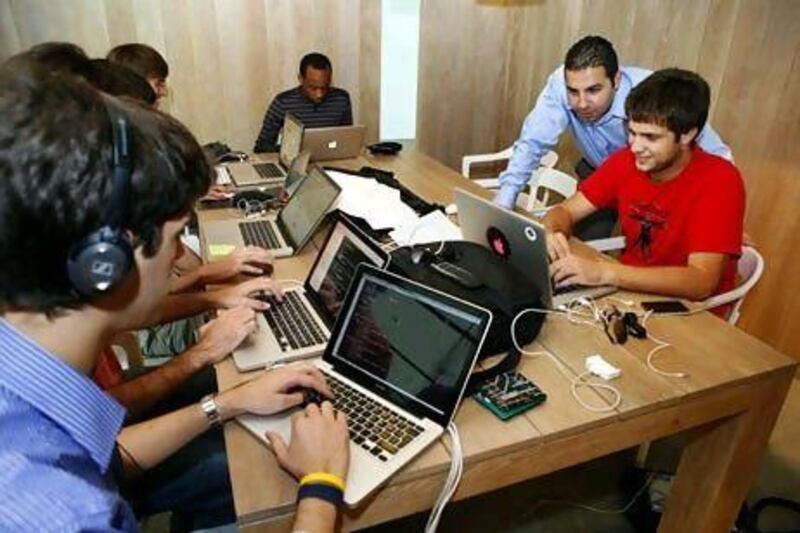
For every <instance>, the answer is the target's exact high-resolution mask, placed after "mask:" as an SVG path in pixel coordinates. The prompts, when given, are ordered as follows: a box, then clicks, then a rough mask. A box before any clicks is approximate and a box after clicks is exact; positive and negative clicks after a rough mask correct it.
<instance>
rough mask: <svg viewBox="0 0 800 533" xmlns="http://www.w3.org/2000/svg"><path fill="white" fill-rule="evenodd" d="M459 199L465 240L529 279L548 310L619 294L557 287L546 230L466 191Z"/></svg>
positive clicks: (601, 288) (606, 288)
mask: <svg viewBox="0 0 800 533" xmlns="http://www.w3.org/2000/svg"><path fill="white" fill-rule="evenodd" d="M455 197H456V205H457V206H458V222H459V224H460V226H461V232H462V234H463V236H464V240H467V241H470V242H474V243H477V244H480V245H482V246H486V247H487V248H489V249H490V250H492V251H493V252H494V253H495V254H496V255H498V256H500V257H502V258H504V259H507V260H508V262H509V263H511V265H512V266H514V268H516V269H517V270H518V271H519V272H520V273H521V274H522V275H527V276H529V277H530V279H531V281H532V282H533V283H534V284H535V285H536V287H537V288H538V289H539V291H540V293H541V295H542V300H543V301H542V303H543V304H544V305H545V306H546V307H548V308H551V309H555V308H558V307H560V306H562V305H565V304H568V303H570V302H572V301H574V300H577V299H578V298H600V297H601V296H605V295H607V294H611V293H613V292H616V287H612V286H609V285H602V286H598V287H587V286H583V285H568V286H564V287H555V286H554V284H553V281H552V278H551V277H550V258H549V256H548V254H547V232H546V231H545V229H544V226H542V225H541V224H538V223H537V222H534V221H533V220H531V219H529V218H527V217H524V216H522V215H520V214H519V213H515V212H513V211H509V210H508V209H504V208H502V207H500V206H498V205H495V204H494V203H493V202H492V201H490V200H487V199H485V198H481V197H480V196H476V195H474V194H471V193H468V192H467V191H464V190H462V189H456V190H455Z"/></svg>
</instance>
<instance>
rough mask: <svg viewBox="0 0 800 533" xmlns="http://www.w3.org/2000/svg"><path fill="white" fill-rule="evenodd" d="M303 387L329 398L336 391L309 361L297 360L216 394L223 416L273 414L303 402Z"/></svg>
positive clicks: (224, 417)
mask: <svg viewBox="0 0 800 533" xmlns="http://www.w3.org/2000/svg"><path fill="white" fill-rule="evenodd" d="M303 389H314V390H316V391H317V392H318V393H320V394H321V395H323V396H325V397H327V398H330V397H331V396H332V395H333V393H331V390H330V389H329V388H328V386H327V385H326V384H325V377H324V376H323V375H322V373H321V372H320V371H319V370H318V369H317V368H316V367H315V366H314V365H311V364H309V363H295V364H291V365H287V366H282V367H279V368H275V369H273V370H268V371H266V372H264V373H263V374H261V375H260V376H259V377H257V378H255V379H252V380H250V381H247V382H245V383H244V384H242V385H239V386H238V387H234V388H232V389H228V390H226V391H225V392H223V393H221V394H220V395H219V396H218V397H217V404H218V406H219V407H220V415H221V417H222V418H223V420H227V419H228V418H232V417H235V416H238V415H240V414H242V413H253V414H257V415H271V414H275V413H279V412H281V411H285V410H286V409H289V408H290V407H295V406H297V405H300V404H301V403H302V402H303V398H304V395H303Z"/></svg>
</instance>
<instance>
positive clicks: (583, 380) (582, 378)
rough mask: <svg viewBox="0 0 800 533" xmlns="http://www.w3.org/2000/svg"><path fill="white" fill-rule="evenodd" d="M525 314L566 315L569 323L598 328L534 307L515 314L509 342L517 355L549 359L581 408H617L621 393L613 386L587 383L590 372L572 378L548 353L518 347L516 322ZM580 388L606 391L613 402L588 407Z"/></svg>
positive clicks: (587, 322) (557, 312)
mask: <svg viewBox="0 0 800 533" xmlns="http://www.w3.org/2000/svg"><path fill="white" fill-rule="evenodd" d="M589 305H590V306H591V307H594V308H595V309H593V313H596V312H597V310H596V306H594V305H593V304H591V303H590V304H589ZM527 313H541V314H558V315H566V316H567V319H568V320H570V322H572V323H573V324H588V325H591V326H594V327H598V328H599V326H597V325H596V324H595V323H593V322H589V321H586V320H581V321H577V322H575V321H573V319H572V315H570V313H569V311H567V312H566V313H565V312H561V311H551V310H549V309H538V308H535V307H531V308H529V309H523V310H522V311H520V312H519V313H517V316H515V317H514V320H512V321H511V342H513V343H514V348H516V349H517V350H519V353H521V354H523V355H525V356H527V357H536V356H539V355H545V356H547V357H548V358H550V360H551V361H552V362H553V363H554V364H555V366H556V368H557V369H558V371H559V372H561V374H562V375H563V376H564V377H565V378H566V379H567V380H568V381H569V382H570V392H571V393H572V397H573V398H575V401H576V402H578V403H579V404H580V405H581V407H583V408H584V409H586V410H587V411H592V412H594V413H606V412H609V411H613V410H614V409H616V408H617V407H619V405H620V403H621V402H622V393H620V391H619V390H618V389H617V388H616V387H614V386H613V385H608V384H606V383H598V382H596V381H588V380H587V379H588V378H589V376H591V375H592V374H591V372H584V373H583V374H580V375H578V376H577V377H573V376H572V374H571V373H570V371H569V369H568V368H567V367H566V365H564V363H562V362H561V361H560V360H559V359H558V358H557V357H556V356H555V355H553V354H552V353H550V352H549V351H547V350H542V351H538V352H531V351H527V350H525V349H523V348H522V346H520V344H519V342H518V341H517V334H516V327H517V321H518V320H519V319H520V318H522V317H523V316H524V315H526V314H527ZM580 387H587V388H590V389H593V390H595V391H598V390H599V389H603V390H607V391H609V392H611V394H612V395H613V396H614V401H612V402H611V405H606V406H602V407H597V406H594V405H590V404H588V403H586V402H585V401H584V400H583V398H581V397H580V394H578V389H579V388H580Z"/></svg>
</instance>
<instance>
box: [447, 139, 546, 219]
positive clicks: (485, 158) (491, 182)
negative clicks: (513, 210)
mask: <svg viewBox="0 0 800 533" xmlns="http://www.w3.org/2000/svg"><path fill="white" fill-rule="evenodd" d="M513 149H514V147H513V146H509V147H508V148H506V149H505V150H501V151H499V152H494V153H491V154H473V155H465V156H464V157H462V158H461V175H462V176H464V177H465V178H469V173H470V167H471V166H472V165H473V164H475V163H494V162H496V161H503V160H505V159H508V158H510V157H511V152H512V151H513ZM557 162H558V154H557V153H555V152H554V151H552V150H548V151H547V153H545V154H544V156H542V159H541V160H540V161H539V166H540V167H547V168H553V167H554V166H555V165H556V163H557ZM474 181H475V183H477V184H478V185H480V186H481V187H483V188H484V189H499V188H500V182H499V180H498V179H497V178H489V179H477V180H474ZM523 206H524V204H523Z"/></svg>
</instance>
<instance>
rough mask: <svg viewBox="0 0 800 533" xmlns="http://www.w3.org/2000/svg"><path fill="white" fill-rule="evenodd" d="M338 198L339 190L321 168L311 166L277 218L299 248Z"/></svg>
mask: <svg viewBox="0 0 800 533" xmlns="http://www.w3.org/2000/svg"><path fill="white" fill-rule="evenodd" d="M338 195H339V187H338V186H337V185H336V183H334V182H333V181H332V180H331V179H330V178H328V177H327V176H326V175H325V173H324V172H323V171H322V169H320V168H319V167H316V166H314V167H311V170H310V171H309V173H308V176H306V177H305V178H304V179H303V181H302V182H301V183H300V186H299V187H298V188H297V191H296V192H295V193H294V196H292V199H291V200H289V203H288V204H286V207H284V208H283V209H282V210H281V212H280V213H279V214H278V219H279V220H280V222H281V223H282V225H283V229H285V230H286V232H287V233H288V234H289V237H290V238H291V240H292V243H293V244H295V245H296V246H297V247H298V249H299V248H301V247H302V246H303V244H305V242H306V240H307V239H308V238H309V237H310V236H311V232H312V231H314V228H315V227H316V224H317V223H318V222H319V221H320V220H321V219H322V217H324V216H325V213H326V212H327V211H328V208H329V207H330V206H331V204H333V202H334V200H336V197H337V196H338Z"/></svg>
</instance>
